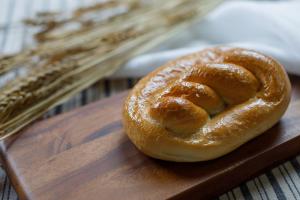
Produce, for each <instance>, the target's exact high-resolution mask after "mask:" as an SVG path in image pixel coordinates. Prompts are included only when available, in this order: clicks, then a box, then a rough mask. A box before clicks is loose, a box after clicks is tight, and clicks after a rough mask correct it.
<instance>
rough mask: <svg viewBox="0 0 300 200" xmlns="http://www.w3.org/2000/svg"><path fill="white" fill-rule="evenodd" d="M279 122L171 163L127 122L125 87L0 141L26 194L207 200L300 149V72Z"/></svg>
mask: <svg viewBox="0 0 300 200" xmlns="http://www.w3.org/2000/svg"><path fill="white" fill-rule="evenodd" d="M291 79H292V83H293V98H292V103H291V105H290V107H289V110H288V111H287V113H286V114H285V115H284V117H283V118H282V119H281V121H280V122H279V123H278V124H276V125H275V126H274V127H273V128H271V129H270V130H268V131H267V132H266V133H264V134H263V135H261V136H259V137H258V138H256V139H254V140H252V141H250V142H248V143H247V144H245V145H243V146H242V147H240V148H239V149H237V150H235V151H234V152H232V153H230V154H228V155H226V156H224V157H221V158H219V159H216V160H213V161H208V162H198V163H188V164H186V163H185V164H184V163H172V162H165V161H160V160H155V159H152V158H149V157H147V156H144V155H143V154H142V153H140V152H139V151H138V150H137V149H136V148H135V147H134V146H133V144H132V143H131V142H130V141H129V139H128V138H127V137H126V135H125V134H124V132H123V129H122V124H121V107H122V102H123V98H124V97H125V96H126V94H127V93H122V94H119V95H116V96H114V97H112V98H109V99H105V100H101V101H99V102H96V103H93V104H90V105H88V106H85V107H82V108H80V109H76V110H74V111H71V112H69V113H66V114H62V115H59V116H57V117H54V118H51V119H49V120H45V121H39V122H36V123H34V124H33V125H31V126H30V127H29V128H27V129H25V130H23V131H22V133H21V134H19V135H18V136H16V137H13V138H10V139H9V140H6V141H5V142H3V143H2V144H1V157H2V159H3V164H4V166H5V168H6V171H7V173H8V175H9V177H10V179H11V181H12V183H13V185H14V187H15V188H16V190H17V192H18V194H19V197H20V199H32V200H46V199H47V200H50V199H51V200H56V199H67V200H68V199H72V200H81V199H89V200H93V199H166V198H173V199H182V198H187V197H189V198H193V199H196V198H197V199H203V198H205V199H207V198H209V197H214V196H216V195H219V194H221V193H223V192H225V191H227V190H228V189H230V188H232V187H234V186H236V185H237V184H239V183H241V182H242V181H245V180H246V179H248V178H250V177H252V176H253V175H256V174H257V173H259V172H260V171H261V170H263V169H265V168H266V167H270V166H271V165H274V164H275V163H278V162H280V161H282V160H284V159H287V158H289V157H290V156H292V155H295V154H296V153H298V152H300V148H299V145H300V78H299V77H291Z"/></svg>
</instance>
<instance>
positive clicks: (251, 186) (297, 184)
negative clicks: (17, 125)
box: [0, 0, 300, 200]
mask: <svg viewBox="0 0 300 200" xmlns="http://www.w3.org/2000/svg"><path fill="white" fill-rule="evenodd" d="M92 2H95V0H0V53H1V54H2V53H12V52H16V51H19V50H21V49H23V48H26V46H28V45H31V44H32V42H33V41H32V39H31V36H32V34H33V31H34V30H32V29H28V28H27V27H25V26H23V24H22V23H21V19H24V18H28V17H33V16H34V13H36V12H37V11H49V10H56V11H63V12H70V11H71V10H73V9H74V8H76V7H78V6H82V5H90V4H91V3H92ZM18 73H19V72H18V70H15V71H14V72H13V73H10V74H7V75H5V76H2V77H0V86H1V85H3V84H4V83H5V82H6V81H7V80H10V79H13V78H14V77H15V76H16V75H17V74H18ZM136 81H137V80H136V79H118V80H101V81H99V82H98V83H96V84H94V85H93V86H92V87H90V88H88V89H86V90H84V91H83V92H81V93H80V94H78V95H76V96H74V97H73V98H72V99H71V100H69V101H68V102H66V103H64V104H63V105H59V106H57V107H55V108H54V109H52V110H50V111H49V112H48V113H47V114H45V115H44V118H48V117H51V116H54V115H57V114H59V113H62V112H66V111H68V110H71V109H73V108H75V107H79V106H82V105H85V104H88V103H90V102H93V101H95V100H98V99H101V98H104V97H107V96H110V95H113V94H115V93H118V92H120V91H123V90H125V89H128V88H131V87H132V86H133V85H134V84H135V83H136ZM224 181H226V180H224ZM0 196H1V200H4V199H6V200H16V199H18V196H17V194H16V192H15V190H14V189H13V187H12V186H11V184H10V181H9V179H8V177H7V176H6V174H5V172H4V171H3V169H2V168H1V169H0ZM219 199H220V200H226V199H230V200H233V199H245V200H248V199H255V200H256V199H270V200H273V199H280V200H285V199H300V156H297V157H295V158H293V159H292V160H290V161H287V162H285V163H284V164H282V165H280V166H278V167H276V168H274V169H272V170H270V171H267V172H266V173H264V174H261V175H260V176H258V177H256V178H254V179H252V180H250V181H247V182H245V183H242V184H241V185H240V186H239V187H236V188H234V189H233V190H231V191H228V192H227V193H225V194H223V195H222V196H220V197H219Z"/></svg>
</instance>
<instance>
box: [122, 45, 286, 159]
mask: <svg viewBox="0 0 300 200" xmlns="http://www.w3.org/2000/svg"><path fill="white" fill-rule="evenodd" d="M289 100H290V82H289V79H288V77H287V75H286V72H285V71H284V69H283V67H282V66H281V65H280V64H279V63H278V62H277V61H275V60H274V59H272V58H270V57H268V56H265V55H262V54H260V53H258V52H255V51H252V50H247V49H241V48H231V47H215V48H210V49H206V50H203V51H200V52H197V53H194V54H191V55H188V56H184V57H181V58H178V59H176V60H174V61H170V62H168V63H167V64H165V65H163V66H161V67H160V68H158V69H157V70H155V71H153V72H152V73H150V74H148V75H147V76H146V77H144V78H143V79H142V80H141V81H140V82H139V83H138V84H137V85H136V86H135V87H134V89H133V90H132V91H131V93H130V94H129V96H128V98H127V100H126V101H125V104H124V110H123V123H124V127H125V130H126V133H127V135H128V136H129V138H130V139H131V141H132V142H133V143H134V144H135V145H136V146H137V148H138V149H140V150H141V151H142V152H144V153H145V154H147V155H149V156H152V157H155V158H159V159H163V160H171V161H181V162H194V161H203V160H210V159H214V158H217V157H219V156H222V155H224V154H226V153H228V152H230V151H232V150H234V149H236V148H237V147H239V146H240V145H242V144H243V143H245V142H247V141H249V140H250V139H252V138H254V137H256V136H257V135H259V134H261V133H263V132H264V131H265V130H267V129H268V128H270V127H271V126H273V125H274V124H275V123H276V122H277V121H278V120H279V119H280V117H281V116H282V115H283V113H284V111H285V110H286V108H287V106H288V103H289Z"/></svg>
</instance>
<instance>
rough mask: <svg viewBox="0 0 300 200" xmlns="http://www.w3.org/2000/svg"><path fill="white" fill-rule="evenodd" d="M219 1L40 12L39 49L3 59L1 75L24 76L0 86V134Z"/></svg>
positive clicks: (156, 1)
mask: <svg viewBox="0 0 300 200" xmlns="http://www.w3.org/2000/svg"><path fill="white" fill-rule="evenodd" d="M219 2H220V0H215V1H211V0H189V1H186V0H168V1H160V0H152V1H147V2H144V1H142V0H140V1H139V0H127V1H113V0H112V1H106V2H103V3H98V4H95V5H93V6H90V7H85V8H80V9H77V10H75V11H74V12H73V14H72V15H71V16H69V17H63V16H62V14H59V13H39V14H38V17H37V18H36V19H27V20H25V22H26V23H27V24H29V25H32V26H38V27H40V28H41V31H40V32H38V33H37V34H36V35H35V37H36V39H37V41H38V42H39V43H38V44H37V45H36V46H35V47H34V48H30V49H25V50H23V51H22V52H20V53H18V54H15V55H10V56H3V57H1V58H0V75H1V74H2V75H5V74H6V73H8V72H9V71H11V70H14V69H16V68H18V69H19V68H22V69H24V73H22V74H23V75H20V76H19V77H17V78H16V79H14V80H11V81H10V82H9V83H7V84H6V85H5V86H3V87H2V88H0V139H3V138H6V137H8V136H10V135H12V134H14V133H16V132H17V131H18V130H20V129H21V128H23V127H24V126H26V125H27V124H28V123H30V122H32V121H33V120H35V119H36V118H38V117H40V116H41V115H42V114H43V113H45V112H46V111H47V110H49V109H50V108H52V107H53V106H55V105H57V104H60V103H62V102H63V101H65V100H66V99H68V98H70V97H71V96H72V95H74V94H75V93H77V92H79V91H81V90H82V89H84V88H86V87H88V86H90V85H91V84H93V83H94V82H96V81H97V80H99V79H101V78H102V77H105V76H108V75H110V74H112V73H113V72H115V71H116V70H117V69H118V68H119V67H120V65H121V64H122V63H123V62H125V61H126V60H128V59H129V58H130V57H132V56H134V55H137V54H139V53H141V52H144V51H145V50H148V49H149V48H151V47H153V46H155V45H157V44H158V43H160V42H162V41H163V40H165V39H166V38H168V37H170V35H172V34H173V33H175V32H177V31H179V30H181V29H183V28H184V27H186V26H187V25H188V24H190V23H191V22H192V21H193V20H194V19H196V18H199V17H201V16H203V15H204V14H206V13H207V12H208V11H210V10H211V9H212V8H214V7H215V6H216V5H217V4H218V3H219Z"/></svg>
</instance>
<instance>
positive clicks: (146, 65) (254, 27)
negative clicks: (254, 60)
mask: <svg viewBox="0 0 300 200" xmlns="http://www.w3.org/2000/svg"><path fill="white" fill-rule="evenodd" d="M214 45H231V46H236V47H246V48H250V49H254V50H257V51H260V52H262V53H265V54H267V55H270V56H272V57H274V58H276V59H277V60H279V61H280V62H281V63H282V64H283V65H284V66H285V68H286V70H287V71H288V72H289V73H291V74H297V75H300V1H296V0H294V1H283V2H281V1H275V2H274V1H272V2H268V1H227V2H225V3H223V4H222V5H220V6H219V7H218V8H216V9H215V10H214V11H213V12H212V13H210V14H209V15H208V16H206V17H205V18H204V20H201V21H199V22H198V23H195V24H193V25H192V26H190V27H188V28H187V29H186V30H185V31H184V32H182V33H181V34H178V35H176V36H175V37H173V38H171V39H170V40H168V41H166V42H165V43H164V44H162V45H161V46H159V47H157V48H156V49H153V50H152V51H151V52H149V53H147V54H144V55H141V56H138V57H136V58H134V59H132V60H130V61H129V62H128V63H126V64H125V65H124V67H123V68H122V69H121V70H119V71H118V72H117V73H115V74H114V75H113V77H141V76H144V75H146V74H147V73H149V72H150V71H152V70H153V69H155V68H156V67H158V66H160V65H161V64H163V63H165V62H166V61H168V60H171V59H174V58H176V57H178V56H182V55H185V54H188V53H191V52H195V51H198V50H200V49H203V48H205V47H209V46H214Z"/></svg>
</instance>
